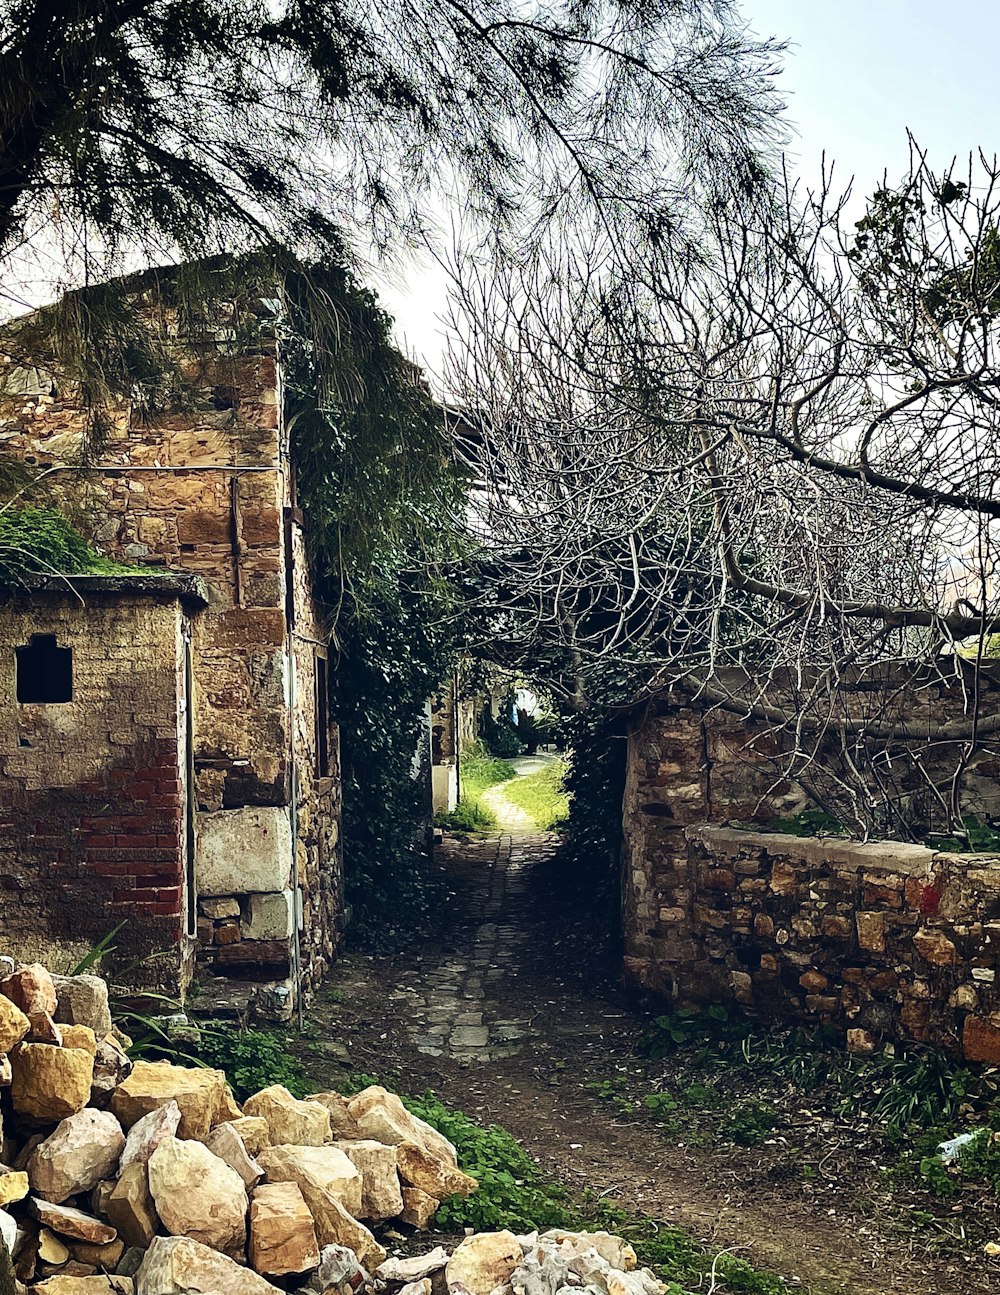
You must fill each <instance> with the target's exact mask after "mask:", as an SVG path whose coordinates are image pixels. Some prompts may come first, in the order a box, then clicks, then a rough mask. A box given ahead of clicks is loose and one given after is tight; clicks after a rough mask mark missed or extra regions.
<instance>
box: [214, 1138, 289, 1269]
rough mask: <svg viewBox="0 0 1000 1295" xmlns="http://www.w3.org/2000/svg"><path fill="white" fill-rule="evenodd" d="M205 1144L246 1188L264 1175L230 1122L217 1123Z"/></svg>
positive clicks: (257, 1181) (253, 1184)
mask: <svg viewBox="0 0 1000 1295" xmlns="http://www.w3.org/2000/svg"><path fill="white" fill-rule="evenodd" d="M205 1145H206V1146H207V1147H208V1149H209V1151H211V1152H212V1154H213V1155H215V1156H218V1157H219V1159H220V1160H222V1161H224V1162H225V1163H226V1164H227V1165H228V1166H229V1168H230V1169H233V1170H235V1171H236V1173H238V1174H239V1176H240V1177H241V1178H242V1179H243V1184H244V1186H245V1187H246V1188H247V1190H249V1189H250V1188H251V1187H254V1186H255V1185H256V1184H257V1183H259V1182H260V1180H261V1179H262V1178H263V1177H264V1171H263V1169H261V1167H260V1165H259V1164H258V1163H257V1161H256V1160H254V1159H253V1158H252V1157H251V1156H249V1155H248V1154H247V1149H246V1145H245V1143H244V1141H243V1139H242V1138H241V1137H240V1135H239V1132H238V1131H237V1129H236V1128H235V1126H234V1125H233V1123H232V1122H229V1123H226V1124H217V1125H216V1126H215V1128H214V1129H213V1130H212V1132H211V1133H210V1134H209V1135H208V1139H207V1141H206V1142H205ZM296 1271H297V1270H296Z"/></svg>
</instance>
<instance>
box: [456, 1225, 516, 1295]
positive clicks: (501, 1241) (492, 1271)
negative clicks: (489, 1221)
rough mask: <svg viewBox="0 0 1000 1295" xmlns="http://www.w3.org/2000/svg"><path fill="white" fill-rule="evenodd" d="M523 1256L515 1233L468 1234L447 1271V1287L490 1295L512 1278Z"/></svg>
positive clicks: (471, 1293) (478, 1294) (477, 1294)
mask: <svg viewBox="0 0 1000 1295" xmlns="http://www.w3.org/2000/svg"><path fill="white" fill-rule="evenodd" d="M523 1258H524V1251H523V1250H522V1249H521V1243H520V1242H519V1241H518V1239H517V1237H516V1236H514V1234H513V1232H479V1233H476V1234H475V1235H474V1236H471V1237H466V1238H465V1240H464V1241H463V1242H462V1243H461V1244H460V1245H459V1246H458V1248H457V1249H456V1250H455V1253H454V1254H453V1255H452V1256H451V1258H450V1259H449V1260H448V1264H447V1266H446V1268H445V1270H444V1271H445V1278H446V1280H447V1282H448V1290H449V1291H459V1290H461V1291H468V1292H470V1295H490V1292H491V1291H493V1290H495V1289H496V1288H497V1287H498V1286H503V1285H504V1284H505V1283H506V1282H508V1281H509V1280H510V1276H511V1274H512V1273H513V1272H514V1269H515V1268H517V1266H518V1264H520V1262H521V1260H522V1259H523Z"/></svg>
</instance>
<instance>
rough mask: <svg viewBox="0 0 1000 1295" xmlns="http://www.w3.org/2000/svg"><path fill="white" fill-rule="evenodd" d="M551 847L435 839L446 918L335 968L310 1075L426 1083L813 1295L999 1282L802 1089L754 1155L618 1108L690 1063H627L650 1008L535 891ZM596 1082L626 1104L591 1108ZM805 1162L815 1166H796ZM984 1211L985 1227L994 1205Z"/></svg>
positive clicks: (320, 1007)
mask: <svg viewBox="0 0 1000 1295" xmlns="http://www.w3.org/2000/svg"><path fill="white" fill-rule="evenodd" d="M554 849H555V838H553V837H551V836H544V835H542V836H537V835H536V836H531V835H527V834H517V833H516V832H515V833H511V832H510V831H509V830H508V831H505V832H503V834H501V835H498V836H493V837H489V838H485V839H477V840H472V841H461V840H456V839H454V838H446V840H445V841H444V842H443V844H442V846H441V848H440V850H439V855H438V859H439V862H440V863H441V865H442V866H443V867H444V868H445V870H446V875H447V879H448V899H447V911H446V913H443V914H442V915H441V916H442V918H443V919H444V920H443V923H442V929H441V930H440V931H439V932H438V933H436V934H435V935H434V937H433V938H429V939H426V940H424V941H421V940H419V939H417V940H415V941H414V943H413V946H412V948H411V949H410V950H409V951H408V952H407V953H406V954H405V955H402V956H396V957H366V956H362V955H359V954H351V955H348V956H346V957H345V958H344V959H343V960H342V961H341V962H340V963H339V964H338V967H337V968H336V969H335V973H334V975H333V976H332V978H331V981H330V983H329V985H328V987H327V988H326V990H325V991H324V993H323V994H322V995H321V997H320V1000H319V1001H318V1002H317V1004H316V1006H315V1009H314V1011H313V1012H312V1014H311V1015H312V1020H313V1022H314V1025H315V1027H316V1029H317V1031H318V1038H319V1042H317V1043H314V1044H313V1045H312V1047H311V1049H310V1051H309V1058H308V1061H307V1064H308V1066H309V1068H310V1070H311V1072H312V1075H313V1077H314V1078H315V1079H316V1081H317V1082H318V1083H320V1084H322V1085H324V1086H327V1085H332V1084H333V1083H336V1082H338V1081H341V1080H343V1078H344V1077H345V1075H346V1074H348V1073H351V1074H359V1073H360V1074H367V1075H372V1076H376V1077H378V1078H379V1080H380V1081H384V1082H386V1083H387V1084H392V1085H395V1086H396V1087H397V1088H398V1089H399V1091H403V1092H420V1091H423V1090H425V1089H433V1090H434V1091H435V1092H436V1093H438V1094H439V1095H440V1096H441V1098H442V1099H443V1100H445V1101H446V1102H447V1103H449V1104H450V1105H452V1106H454V1107H457V1108H460V1109H462V1110H464V1111H465V1112H466V1113H467V1114H469V1115H470V1116H472V1117H473V1118H475V1119H476V1120H477V1121H479V1122H481V1123H484V1124H489V1123H496V1124H501V1125H503V1126H504V1127H506V1128H508V1129H509V1130H510V1131H511V1132H512V1133H514V1134H515V1136H516V1137H517V1138H519V1139H520V1140H521V1141H522V1143H523V1144H524V1145H525V1146H526V1147H527V1148H528V1149H529V1150H530V1152H531V1154H532V1155H533V1156H534V1157H535V1158H536V1159H537V1160H538V1162H539V1163H540V1164H541V1165H542V1166H543V1168H544V1170H545V1171H546V1172H547V1173H548V1174H551V1176H552V1178H553V1179H556V1180H558V1181H561V1182H563V1183H565V1184H566V1185H567V1186H568V1187H569V1188H570V1189H571V1190H574V1191H582V1190H583V1189H585V1188H590V1189H591V1190H593V1191H594V1192H596V1193H598V1194H602V1195H606V1196H608V1197H611V1198H613V1199H614V1200H616V1201H617V1202H619V1203H621V1204H622V1205H624V1206H626V1207H628V1208H629V1209H631V1210H634V1211H635V1212H637V1213H641V1214H644V1215H646V1216H648V1217H651V1218H654V1219H660V1220H664V1221H666V1222H668V1223H670V1224H672V1225H676V1226H682V1227H684V1228H685V1229H687V1230H688V1231H690V1232H691V1233H692V1234H693V1235H694V1236H695V1237H697V1238H698V1239H699V1240H700V1241H701V1242H703V1243H704V1244H706V1245H708V1246H709V1247H717V1248H718V1249H719V1250H723V1249H726V1250H732V1251H734V1252H735V1253H737V1254H739V1255H740V1256H742V1257H743V1258H746V1259H748V1260H749V1261H750V1262H752V1263H753V1264H754V1265H755V1266H756V1267H758V1268H762V1269H767V1270H770V1271H773V1272H776V1273H779V1274H780V1275H782V1276H783V1277H784V1278H785V1279H786V1280H787V1281H788V1282H789V1283H790V1284H792V1285H793V1287H794V1286H795V1285H799V1286H803V1287H806V1288H808V1289H809V1290H810V1291H812V1292H814V1293H815V1295H833V1293H834V1292H838V1293H843V1295H904V1293H905V1295H972V1293H973V1292H975V1293H976V1295H979V1293H980V1292H986V1291H990V1290H997V1291H1000V1266H998V1265H997V1264H996V1262H995V1261H991V1260H989V1259H987V1258H986V1257H985V1256H984V1255H983V1253H982V1250H981V1247H982V1239H983V1238H982V1235H978V1236H976V1238H975V1239H974V1240H972V1239H969V1238H966V1237H965V1236H964V1223H963V1220H962V1218H961V1217H960V1215H959V1214H956V1215H955V1216H954V1219H953V1221H950V1220H949V1215H948V1210H949V1206H948V1205H947V1204H946V1205H945V1206H943V1207H941V1208H939V1209H937V1211H936V1214H935V1217H934V1220H933V1221H932V1223H931V1225H930V1227H929V1230H928V1229H925V1230H924V1231H920V1230H916V1229H914V1227H913V1226H912V1219H908V1218H907V1213H908V1211H910V1212H912V1211H913V1209H914V1208H915V1207H914V1204H913V1202H912V1201H909V1200H907V1199H906V1196H905V1193H904V1194H903V1198H899V1196H898V1194H896V1193H893V1192H890V1191H889V1190H888V1189H887V1188H886V1186H885V1178H884V1175H883V1174H881V1173H880V1166H879V1165H878V1164H877V1163H874V1160H873V1157H877V1155H878V1152H877V1151H876V1150H873V1147H874V1146H875V1145H876V1144H875V1143H872V1142H871V1141H870V1140H869V1141H866V1139H865V1137H864V1135H863V1133H862V1134H858V1132H857V1130H856V1129H852V1128H851V1127H849V1126H847V1125H846V1124H845V1125H843V1126H842V1127H841V1126H840V1125H838V1122H837V1121H836V1120H835V1119H826V1118H824V1119H815V1118H802V1119H800V1118H799V1116H800V1115H801V1116H804V1117H811V1114H812V1113H811V1112H809V1111H801V1112H799V1113H798V1115H797V1114H796V1112H795V1110H794V1109H793V1107H794V1105H795V1102H797V1103H798V1104H799V1105H801V1103H802V1097H801V1094H798V1095H797V1097H796V1098H795V1100H794V1101H793V1102H792V1105H791V1106H789V1105H788V1103H786V1104H785V1106H784V1107H781V1106H780V1103H779V1109H781V1115H782V1118H781V1120H780V1121H779V1123H778V1125H777V1127H776V1128H775V1130H774V1132H773V1136H768V1137H766V1138H765V1139H764V1140H762V1141H761V1142H760V1143H759V1144H757V1145H754V1146H750V1147H744V1146H734V1145H732V1144H729V1143H724V1142H722V1141H720V1140H719V1139H718V1138H715V1137H712V1136H710V1135H706V1133H705V1122H704V1121H703V1122H702V1125H701V1132H700V1134H696V1135H694V1136H692V1135H691V1131H690V1129H688V1128H686V1127H682V1128H680V1129H677V1128H673V1129H670V1130H667V1129H665V1128H661V1127H658V1126H657V1125H655V1124H652V1123H650V1122H648V1121H643V1120H642V1119H641V1118H639V1117H637V1116H636V1115H633V1114H631V1113H630V1112H629V1111H628V1110H625V1109H623V1108H624V1107H627V1106H628V1101H627V1098H626V1099H623V1098H622V1094H623V1093H626V1094H627V1093H628V1092H630V1091H631V1090H632V1089H634V1091H635V1092H636V1093H639V1094H641V1093H642V1092H643V1091H645V1092H649V1091H650V1086H651V1085H653V1086H654V1087H661V1086H662V1085H663V1082H664V1080H665V1079H666V1080H669V1079H670V1077H671V1075H670V1070H671V1067H677V1068H678V1073H679V1072H680V1070H682V1069H683V1067H684V1066H685V1064H686V1062H685V1060H684V1058H683V1057H678V1058H676V1059H674V1060H670V1059H668V1060H666V1061H660V1062H656V1063H653V1062H648V1061H644V1060H643V1059H641V1058H639V1057H638V1056H637V1054H636V1042H637V1040H638V1039H639V1038H640V1036H641V1035H642V1032H643V1030H644V1028H645V1026H646V1024H647V1022H648V1017H644V1016H643V1015H642V1014H641V1013H640V1012H638V1011H637V1010H636V1009H635V1008H634V1007H633V1005H632V1004H631V1003H630V1002H629V1000H628V999H627V998H626V997H625V995H624V993H623V992H622V991H621V990H620V988H619V987H618V985H617V984H616V972H615V968H616V965H617V960H616V958H615V957H614V956H613V954H610V955H609V950H608V947H607V945H606V944H605V943H603V942H602V941H601V940H600V939H599V938H598V937H596V936H594V937H593V938H591V937H589V936H588V934H587V932H586V931H585V930H584V931H581V930H580V929H575V930H572V929H567V928H565V927H564V926H562V925H561V924H560V923H559V922H558V920H557V918H556V916H555V912H556V909H557V907H558V904H557V903H556V901H557V900H558V899H559V896H553V895H552V894H551V893H548V894H547V893H546V892H545V890H544V887H543V886H541V885H540V884H537V883H539V880H540V878H541V876H542V875H543V874H544V872H545V867H546V864H547V863H548V862H549V861H550V860H551V857H552V854H553V851H554ZM345 1045H346V1050H347V1051H346V1053H345V1050H344V1048H345ZM609 1081H610V1082H609ZM602 1084H603V1085H605V1086H606V1087H611V1086H613V1088H614V1091H615V1094H616V1096H617V1097H618V1098H619V1100H618V1101H614V1100H610V1101H609V1100H606V1099H607V1097H608V1093H607V1092H604V1094H603V1097H604V1098H605V1100H602V1095H601V1094H600V1093H599V1092H598V1091H595V1089H600V1088H601V1086H602ZM770 1095H771V1096H772V1097H773V1096H774V1093H773V1092H772V1093H771V1094H770ZM726 1100H727V1101H728V1100H729V1098H728V1097H727V1099H726ZM732 1100H733V1101H735V1100H736V1098H735V1096H733V1098H732ZM723 1114H724V1112H717V1113H715V1114H714V1115H713V1114H709V1116H708V1123H709V1124H711V1123H712V1122H713V1121H714V1122H716V1123H718V1122H721V1119H722V1116H723ZM802 1130H805V1132H803V1131H802ZM803 1143H804V1144H805V1151H804V1152H803ZM803 1154H805V1158H806V1159H807V1160H808V1161H809V1162H810V1163H811V1164H812V1166H813V1172H811V1174H810V1175H809V1176H808V1177H804V1176H803V1175H801V1174H799V1173H794V1172H788V1166H789V1164H790V1163H791V1162H792V1161H793V1160H796V1159H797V1158H799V1157H800V1156H802V1155H803ZM918 1204H923V1202H922V1201H920V1202H918ZM959 1208H960V1210H961V1209H962V1208H963V1207H959ZM985 1208H986V1210H987V1215H986V1217H987V1226H989V1218H990V1217H992V1218H993V1219H994V1220H996V1211H995V1205H994V1204H993V1203H992V1201H990V1202H989V1203H987V1204H985ZM991 1210H992V1215H991V1214H990V1211H991ZM996 1232H997V1233H998V1234H1000V1227H997V1228H996Z"/></svg>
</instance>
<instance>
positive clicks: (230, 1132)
mask: <svg viewBox="0 0 1000 1295" xmlns="http://www.w3.org/2000/svg"><path fill="white" fill-rule="evenodd" d="M205 1146H206V1147H208V1149H209V1151H211V1152H212V1154H213V1155H215V1156H218V1157H219V1159H220V1160H224V1161H225V1162H226V1164H227V1165H228V1166H229V1168H230V1169H235V1170H236V1172H237V1173H238V1174H239V1176H240V1177H241V1178H242V1179H243V1183H244V1186H245V1187H246V1188H247V1190H248V1191H249V1190H250V1188H251V1187H254V1186H255V1185H256V1184H257V1183H259V1182H260V1180H261V1179H262V1178H263V1177H264V1171H263V1169H261V1167H260V1165H259V1164H258V1163H257V1161H256V1160H254V1159H253V1157H252V1156H250V1155H249V1154H248V1153H247V1149H246V1144H245V1143H244V1141H243V1139H242V1137H241V1136H240V1133H239V1130H238V1129H236V1128H235V1126H234V1125H233V1124H232V1122H230V1123H228V1124H217V1125H216V1126H215V1128H214V1129H213V1130H212V1132H211V1133H210V1134H209V1135H208V1141H207V1142H206V1143H205Z"/></svg>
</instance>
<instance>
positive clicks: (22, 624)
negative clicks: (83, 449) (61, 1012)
mask: <svg viewBox="0 0 1000 1295" xmlns="http://www.w3.org/2000/svg"><path fill="white" fill-rule="evenodd" d="M262 313H263V314H264V316H265V317H264V318H263V319H262V322H261V325H260V327H259V329H258V330H257V331H256V333H255V334H254V339H253V341H252V342H246V341H241V342H240V343H238V344H236V343H234V342H233V341H232V340H231V338H232V336H233V334H231V333H230V332H229V331H227V329H226V328H225V327H224V326H222V327H220V328H219V329H218V330H216V339H215V341H214V342H213V343H212V344H211V345H208V344H206V343H204V341H201V342H199V346H198V349H197V353H194V352H192V353H191V354H189V355H187V356H186V358H185V360H184V365H185V368H186V372H187V375H188V377H189V378H191V377H193V379H194V392H195V394H194V397H193V398H192V395H191V392H187V393H186V395H185V398H184V400H177V401H176V402H174V404H173V405H171V404H170V403H169V402H168V403H167V406H166V407H165V408H164V409H162V410H160V411H159V412H155V413H154V414H152V415H151V416H150V415H149V414H148V411H147V412H146V413H145V414H144V416H140V414H139V412H138V411H137V409H135V408H133V407H132V406H129V405H126V404H123V405H122V406H121V407H120V408H118V409H117V410H116V411H115V415H114V418H113V420H112V426H111V427H110V429H109V430H108V432H107V434H106V436H105V438H104V442H103V444H102V445H101V446H100V447H99V449H98V452H97V454H96V456H95V457H94V458H93V460H92V461H91V462H89V463H88V464H87V466H86V467H85V468H83V469H81V468H80V467H79V466H77V465H78V463H79V452H80V446H81V438H82V437H83V436H84V433H85V430H86V427H87V419H88V415H87V413H86V411H85V410H84V409H83V408H82V407H81V405H80V403H79V402H78V401H77V399H76V398H75V396H74V395H73V392H72V390H70V389H69V388H65V389H64V387H63V386H61V385H60V382H59V380H58V379H57V378H56V377H54V376H52V374H51V373H49V372H47V371H46V369H45V367H44V363H45V362H44V358H42V359H39V360H38V365H39V367H30V366H26V364H25V361H24V358H23V356H22V357H19V358H18V357H13V356H7V357H5V358H4V360H3V362H2V370H0V393H2V394H0V455H3V456H6V457H9V458H16V459H18V460H20V461H21V462H22V463H24V464H26V465H27V466H28V467H29V468H30V469H31V470H32V471H36V472H39V473H41V472H43V471H47V472H49V474H50V475H49V477H48V478H47V479H48V480H49V481H51V482H53V483H54V485H53V490H54V493H55V495H56V497H57V500H58V502H59V503H60V506H61V507H63V508H64V509H66V510H67V511H69V512H70V514H71V516H72V517H73V520H74V522H75V523H76V525H77V526H78V528H79V529H80V530H81V531H82V532H83V533H84V535H85V536H86V537H87V538H88V539H90V540H91V541H92V542H93V543H94V544H95V545H96V546H97V547H98V548H99V550H100V551H101V552H102V553H104V554H106V555H108V556H109V557H111V558H114V559H117V560H118V561H120V562H121V563H123V564H126V565H128V566H129V567H130V568H133V573H121V574H113V575H90V576H83V577H75V578H72V579H64V578H50V579H45V580H40V581H37V582H35V583H34V584H33V586H32V587H28V588H23V589H16V590H15V591H14V592H11V593H8V594H5V595H3V596H2V601H0V950H3V951H5V952H12V953H14V954H15V955H16V956H18V957H35V956H39V957H42V958H44V960H45V961H46V962H47V963H48V964H49V965H51V966H53V967H56V968H61V967H63V966H66V967H68V966H70V965H72V964H73V963H74V962H75V961H76V960H77V958H78V956H79V955H80V954H82V953H83V952H85V951H86V950H87V949H89V948H90V947H92V946H93V944H94V943H96V942H97V941H99V940H101V938H102V937H105V936H106V935H107V934H108V932H109V931H110V930H112V929H113V928H114V927H116V926H117V925H118V924H119V923H121V922H124V923H125V925H124V926H123V927H122V929H121V930H120V931H119V932H118V934H117V935H116V936H115V939H114V944H115V946H116V953H115V963H114V967H115V969H116V970H117V972H118V973H119V974H120V975H121V977H122V978H123V979H125V980H127V981H128V982H131V983H133V984H135V983H144V984H150V985H157V986H159V987H163V988H166V989H169V990H171V991H178V990H180V991H183V990H184V989H185V988H186V987H187V986H188V985H189V984H190V982H191V981H192V979H193V978H194V977H195V976H197V978H198V980H199V981H200V987H201V989H202V993H203V994H208V993H209V991H211V990H213V989H217V988H218V987H219V985H220V983H221V981H220V978H226V982H227V984H228V982H233V984H234V985H235V990H236V997H237V998H238V997H239V992H238V991H239V987H240V986H241V985H242V986H244V987H245V988H246V991H247V994H249V992H250V991H251V990H253V991H254V992H255V993H256V996H257V999H258V1003H259V1005H261V1006H262V1007H263V1008H264V1009H265V1010H268V1011H270V1012H271V1013H273V1014H275V1015H281V1014H282V1013H287V1012H289V1011H290V1010H291V1008H292V1004H293V1002H294V1000H295V996H296V992H297V989H298V988H299V987H301V988H302V989H303V990H305V991H308V990H309V988H310V987H311V986H313V985H314V984H316V983H317V982H318V980H319V979H320V978H321V976H322V975H323V972H324V969H325V967H326V966H327V964H328V962H329V960H330V959H331V958H332V956H333V954H334V952H335V948H336V945H337V941H338V937H339V930H340V927H341V925H342V915H343V899H342V873H341V863H340V845H339V821H340V783H339V777H338V735H337V731H336V728H335V726H334V725H333V724H332V723H331V722H330V717H329V709H328V669H329V666H328V656H327V646H326V641H325V635H324V627H323V618H322V615H321V610H320V608H319V607H318V606H317V602H316V599H315V596H314V591H313V587H312V583H311V579H310V573H309V568H308V565H307V561H306V552H305V538H304V534H303V518H302V514H301V512H300V510H299V509H298V507H297V504H296V493H295V475H294V469H293V465H292V462H291V454H290V443H289V429H288V426H287V419H286V417H285V411H284V408H283V396H282V363H281V358H280V348H279V346H278V344H277V342H276V339H275V329H274V326H273V323H271V324H269V323H268V320H267V318H266V311H264V312H262ZM174 333H175V335H174V336H173V338H172V344H173V345H174V346H175V347H176V349H177V350H178V353H180V354H185V347H186V345H187V343H186V341H185V338H184V337H182V336H178V335H176V328H175V329H174ZM0 349H2V347H0ZM112 974H115V973H114V971H113V973H112ZM247 994H244V997H246V996H247Z"/></svg>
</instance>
